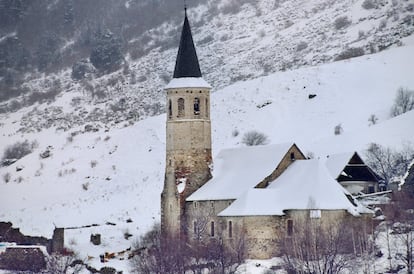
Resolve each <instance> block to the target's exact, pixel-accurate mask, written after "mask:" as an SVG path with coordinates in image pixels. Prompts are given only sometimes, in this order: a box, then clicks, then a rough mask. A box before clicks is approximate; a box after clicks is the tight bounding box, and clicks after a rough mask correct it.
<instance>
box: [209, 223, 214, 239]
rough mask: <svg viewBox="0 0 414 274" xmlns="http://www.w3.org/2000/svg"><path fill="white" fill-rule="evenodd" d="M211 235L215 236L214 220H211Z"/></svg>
mask: <svg viewBox="0 0 414 274" xmlns="http://www.w3.org/2000/svg"><path fill="white" fill-rule="evenodd" d="M210 236H211V237H214V222H211V227H210Z"/></svg>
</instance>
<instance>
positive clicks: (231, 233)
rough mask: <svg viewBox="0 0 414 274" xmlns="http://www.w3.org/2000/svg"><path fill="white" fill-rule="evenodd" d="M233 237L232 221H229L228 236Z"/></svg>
mask: <svg viewBox="0 0 414 274" xmlns="http://www.w3.org/2000/svg"><path fill="white" fill-rule="evenodd" d="M231 237H233V222H232V221H229V238H231Z"/></svg>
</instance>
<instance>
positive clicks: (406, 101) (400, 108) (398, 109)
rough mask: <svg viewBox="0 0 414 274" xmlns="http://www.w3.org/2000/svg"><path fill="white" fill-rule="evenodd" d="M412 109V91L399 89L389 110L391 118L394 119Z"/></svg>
mask: <svg viewBox="0 0 414 274" xmlns="http://www.w3.org/2000/svg"><path fill="white" fill-rule="evenodd" d="M412 109H414V90H409V89H408V88H403V87H400V88H399V89H398V90H397V95H396V97H395V99H394V104H393V106H392V108H391V117H395V116H398V115H401V114H403V113H406V112H407V111H410V110H412Z"/></svg>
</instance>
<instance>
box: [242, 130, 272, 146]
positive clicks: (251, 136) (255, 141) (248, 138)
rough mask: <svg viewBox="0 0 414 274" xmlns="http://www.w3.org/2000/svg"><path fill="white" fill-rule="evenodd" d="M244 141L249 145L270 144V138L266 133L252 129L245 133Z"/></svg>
mask: <svg viewBox="0 0 414 274" xmlns="http://www.w3.org/2000/svg"><path fill="white" fill-rule="evenodd" d="M242 143H243V144H245V145H247V146H258V145H266V144H268V143H269V140H268V138H267V136H266V135H265V134H263V133H261V132H258V131H255V130H252V131H248V132H246V133H245V134H244V135H243V139H242Z"/></svg>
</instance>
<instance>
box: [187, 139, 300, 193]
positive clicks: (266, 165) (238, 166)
mask: <svg viewBox="0 0 414 274" xmlns="http://www.w3.org/2000/svg"><path fill="white" fill-rule="evenodd" d="M292 146H293V144H292V143H287V144H278V145H268V146H251V147H241V148H232V149H225V150H222V151H220V153H219V154H218V155H217V157H216V158H215V159H214V168H213V171H212V175H213V178H212V179H211V180H209V181H208V182H207V183H205V184H204V185H203V186H202V187H201V188H200V189H198V190H197V191H196V192H194V193H193V194H192V195H190V196H189V197H188V198H187V201H205V200H233V199H236V198H238V197H240V195H241V194H242V193H243V192H245V191H246V190H247V189H250V188H254V187H255V186H256V185H257V184H258V183H260V182H261V181H262V180H263V179H264V178H265V177H267V176H269V175H270V174H271V173H272V172H273V171H274V170H275V169H276V167H277V166H278V165H279V163H280V162H281V160H282V158H283V156H285V155H286V153H287V152H288V150H289V149H290V148H291V147H292Z"/></svg>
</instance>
